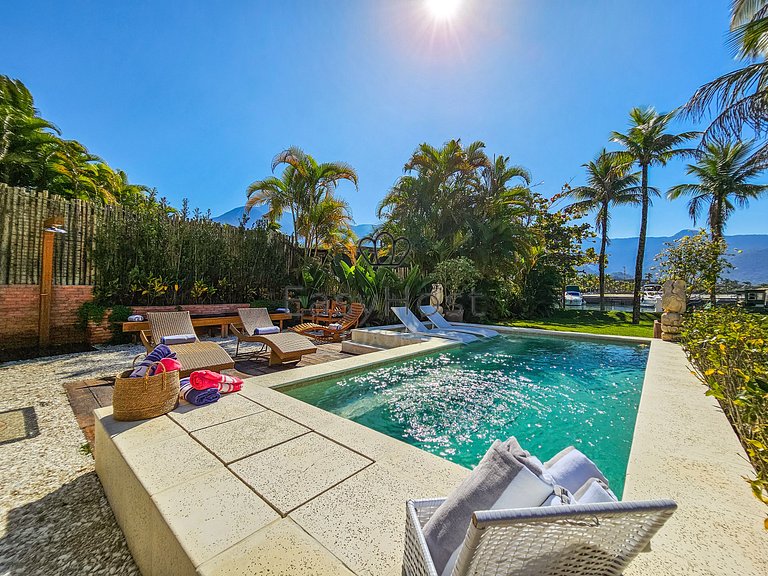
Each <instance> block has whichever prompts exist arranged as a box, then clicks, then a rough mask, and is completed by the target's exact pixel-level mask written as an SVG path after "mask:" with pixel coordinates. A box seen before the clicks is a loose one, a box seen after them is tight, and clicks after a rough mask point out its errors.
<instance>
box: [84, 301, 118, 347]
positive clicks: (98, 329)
mask: <svg viewBox="0 0 768 576" xmlns="http://www.w3.org/2000/svg"><path fill="white" fill-rule="evenodd" d="M110 314H112V310H111V309H109V308H108V309H107V310H106V311H105V312H104V317H103V318H102V319H101V322H94V321H93V320H88V324H86V326H85V341H86V342H87V343H88V344H106V343H107V342H109V341H110V340H112V338H113V336H114V334H113V333H112V324H111V322H110V321H109V316H110Z"/></svg>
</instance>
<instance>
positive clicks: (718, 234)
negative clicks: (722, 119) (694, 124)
mask: <svg viewBox="0 0 768 576" xmlns="http://www.w3.org/2000/svg"><path fill="white" fill-rule="evenodd" d="M752 145H753V143H752V142H751V141H750V142H738V141H737V142H726V143H721V142H710V143H707V144H705V145H704V150H703V152H702V153H701V154H700V155H699V156H698V158H697V162H696V163H695V164H689V165H688V167H687V169H686V173H687V174H690V175H692V176H695V177H696V179H697V180H698V182H697V183H696V184H678V185H677V186H673V187H672V188H670V189H669V192H668V193H667V197H668V198H669V199H670V200H676V199H677V198H680V197H681V196H690V197H691V199H690V200H689V202H688V213H689V214H690V215H691V219H692V220H693V224H694V225H695V224H696V221H697V220H698V219H699V218H700V216H701V212H702V210H703V209H704V208H705V207H706V206H707V205H709V209H708V210H707V224H708V225H709V229H710V231H711V234H712V239H713V240H721V239H722V238H723V231H724V229H725V224H726V222H727V220H728V218H729V216H730V215H731V214H732V213H733V211H734V210H735V209H736V207H737V206H738V207H739V208H746V207H747V206H748V205H749V201H750V200H754V199H756V198H757V197H758V196H760V195H761V194H763V193H765V191H766V190H768V185H765V184H755V183H754V182H752V180H754V179H755V178H756V177H757V176H758V175H760V174H761V173H762V172H763V170H764V169H765V167H764V166H762V165H761V163H760V162H758V160H757V158H755V157H754V156H753V155H752Z"/></svg>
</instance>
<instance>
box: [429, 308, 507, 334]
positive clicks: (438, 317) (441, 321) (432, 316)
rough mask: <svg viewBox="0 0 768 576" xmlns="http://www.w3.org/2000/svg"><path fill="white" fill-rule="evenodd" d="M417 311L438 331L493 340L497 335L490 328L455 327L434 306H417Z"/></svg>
mask: <svg viewBox="0 0 768 576" xmlns="http://www.w3.org/2000/svg"><path fill="white" fill-rule="evenodd" d="M419 310H421V313H422V314H424V316H426V317H427V319H428V320H429V321H430V322H432V325H433V326H434V327H435V328H437V329H438V330H453V331H454V332H463V333H465V334H473V335H475V336H481V337H483V338H493V337H495V336H498V335H499V333H498V332H496V330H491V329H490V328H480V327H479V326H456V325H455V324H451V323H450V322H448V320H446V319H445V316H443V315H442V314H440V312H438V311H437V308H435V307H434V306H419Z"/></svg>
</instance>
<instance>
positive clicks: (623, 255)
mask: <svg viewBox="0 0 768 576" xmlns="http://www.w3.org/2000/svg"><path fill="white" fill-rule="evenodd" d="M244 211H245V206H240V207H238V208H233V209H232V210H230V211H229V212H225V213H224V214H222V215H221V216H217V217H216V218H214V220H215V221H216V222H221V223H222V224H231V225H232V226H238V225H239V224H240V220H241V219H242V217H243V213H244ZM266 212H267V208H266V207H264V206H254V207H253V208H252V209H251V213H250V215H249V216H250V219H249V222H255V221H256V220H258V219H260V218H261V217H262V216H263V215H264V214H265V213H266ZM375 227H376V224H355V225H353V226H352V230H353V231H354V233H355V234H356V235H357V237H358V238H362V237H363V236H368V235H370V234H371V233H372V232H373V230H374V229H375ZM280 228H281V230H282V231H283V232H284V233H286V234H291V233H292V232H293V222H291V217H290V215H288V214H286V215H283V217H282V218H281V219H280ZM692 234H696V231H695V230H681V231H680V232H678V233H677V234H674V235H673V236H649V237H648V238H646V245H645V262H644V266H643V267H644V268H645V269H646V270H650V269H651V267H652V266H654V265H655V264H656V263H655V261H654V257H655V256H656V255H657V254H658V253H659V252H661V251H662V250H663V249H664V244H666V243H667V242H672V241H674V240H677V239H678V238H681V237H683V236H688V235H692ZM725 239H726V241H727V242H728V249H729V251H730V252H734V254H733V255H732V256H730V257H729V260H730V262H731V264H733V269H731V270H729V271H728V272H727V273H726V276H727V277H729V278H733V279H734V280H739V281H742V282H751V283H752V284H768V234H736V235H733V236H726V237H725ZM637 240H638V239H637V237H636V236H635V237H631V238H613V239H612V240H611V243H610V244H609V245H608V267H607V272H608V274H610V275H614V276H619V277H621V276H623V275H626V276H632V275H633V274H634V269H635V255H636V254H637ZM587 245H588V246H591V247H594V248H595V249H596V250H597V249H598V248H599V245H598V239H593V240H590V241H589V243H588V244H587ZM585 271H587V272H589V273H595V274H596V273H597V266H587V267H585Z"/></svg>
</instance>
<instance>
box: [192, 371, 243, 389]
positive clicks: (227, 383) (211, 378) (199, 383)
mask: <svg viewBox="0 0 768 576" xmlns="http://www.w3.org/2000/svg"><path fill="white" fill-rule="evenodd" d="M189 383H190V384H191V385H192V388H194V389H195V390H207V389H208V388H218V389H219V392H221V393H222V394H229V393H230V392H239V391H240V389H241V388H242V387H243V381H242V380H241V379H240V378H238V377H236V376H227V375H226V374H219V373H218V372H213V371H212V370H197V371H195V372H192V374H190V375H189Z"/></svg>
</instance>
